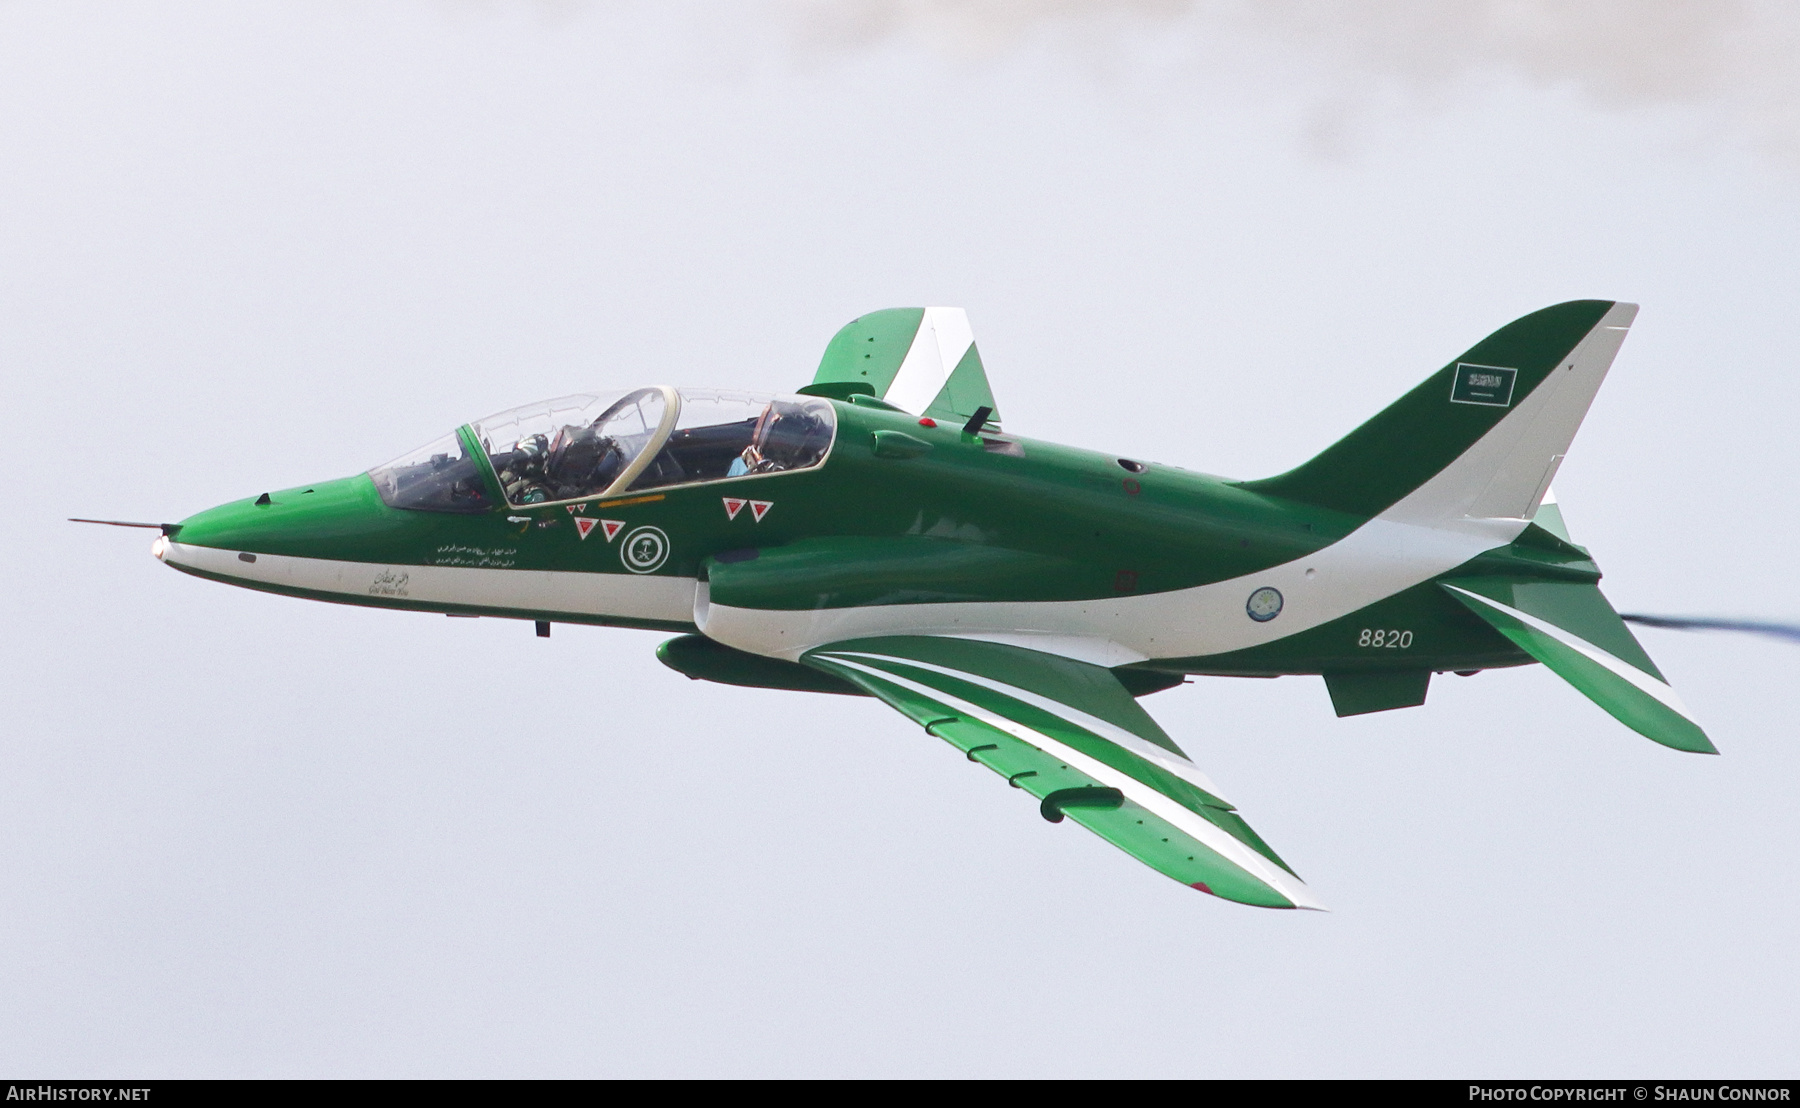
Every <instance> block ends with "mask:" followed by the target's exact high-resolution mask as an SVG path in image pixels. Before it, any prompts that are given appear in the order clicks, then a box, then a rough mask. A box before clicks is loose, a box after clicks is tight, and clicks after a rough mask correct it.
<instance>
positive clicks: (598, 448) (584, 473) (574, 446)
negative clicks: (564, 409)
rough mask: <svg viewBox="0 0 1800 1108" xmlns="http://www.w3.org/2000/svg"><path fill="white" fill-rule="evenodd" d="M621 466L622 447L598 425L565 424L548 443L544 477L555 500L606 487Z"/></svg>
mask: <svg viewBox="0 0 1800 1108" xmlns="http://www.w3.org/2000/svg"><path fill="white" fill-rule="evenodd" d="M624 468H625V451H624V449H623V448H621V447H620V446H619V442H618V440H617V439H615V438H613V437H612V436H611V435H607V434H603V433H601V431H600V429H599V427H598V426H589V427H564V428H563V429H562V430H560V431H558V432H557V433H556V439H555V441H553V442H552V443H551V444H550V456H549V457H548V458H547V459H546V460H545V462H544V479H545V484H547V485H549V486H550V487H551V488H552V489H553V490H554V492H555V498H556V499H557V500H572V499H574V498H575V497H578V496H588V495H591V494H593V493H597V492H600V491H601V490H603V489H605V488H606V487H607V486H608V485H610V484H612V483H613V481H614V480H615V479H616V478H617V477H618V476H619V471H620V470H622V469H624Z"/></svg>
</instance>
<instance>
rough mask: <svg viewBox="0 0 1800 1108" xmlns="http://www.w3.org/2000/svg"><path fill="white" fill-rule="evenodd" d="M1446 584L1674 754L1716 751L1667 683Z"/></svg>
mask: <svg viewBox="0 0 1800 1108" xmlns="http://www.w3.org/2000/svg"><path fill="white" fill-rule="evenodd" d="M1442 585H1443V588H1444V589H1445V590H1447V591H1448V592H1449V593H1450V594H1451V595H1452V596H1455V597H1456V598H1457V599H1458V600H1461V601H1462V602H1463V604H1465V605H1466V606H1467V607H1468V608H1469V610H1470V611H1472V612H1474V613H1475V614H1476V615H1478V616H1480V617H1482V618H1483V619H1485V620H1487V621H1488V623H1490V624H1492V625H1493V627H1494V628H1495V630H1497V631H1499V632H1500V633H1501V634H1502V635H1505V636H1506V637H1507V638H1508V639H1511V640H1512V641H1513V643H1514V644H1516V645H1517V646H1518V647H1519V649H1521V650H1523V651H1525V653H1527V654H1529V655H1531V656H1532V657H1533V658H1536V659H1537V660H1538V661H1540V662H1542V663H1544V665H1546V666H1548V667H1549V668H1550V669H1551V670H1552V671H1554V672H1555V673H1556V675H1557V676H1559V677H1561V678H1562V679H1563V680H1565V681H1567V682H1568V683H1569V684H1571V685H1573V686H1575V688H1576V689H1578V690H1579V691H1580V692H1581V693H1582V694H1583V695H1585V696H1586V697H1587V698H1588V699H1590V700H1592V701H1593V702H1594V703H1596V704H1598V705H1600V707H1602V708H1604V709H1606V711H1607V712H1608V713H1610V714H1611V715H1612V716H1613V718H1615V719H1617V720H1618V721H1619V722H1620V723H1623V724H1624V725H1625V726H1627V727H1629V728H1631V729H1632V730H1633V731H1636V732H1637V733H1638V734H1640V735H1643V736H1644V737H1645V738H1647V739H1650V740H1651V741H1653V742H1658V743H1661V744H1663V745H1664V746H1668V747H1673V748H1674V749H1676V750H1686V751H1690V752H1693V753H1696V754H1717V753H1718V749H1717V748H1716V747H1714V746H1713V744H1712V741H1711V740H1710V739H1708V738H1707V737H1706V733H1705V732H1704V731H1702V730H1701V729H1700V726H1699V725H1698V724H1697V723H1695V722H1694V719H1693V715H1692V713H1691V712H1689V710H1688V707H1687V705H1686V704H1683V703H1682V702H1681V698H1680V697H1679V696H1677V695H1676V694H1675V690H1674V689H1672V688H1670V687H1669V686H1668V685H1667V684H1665V683H1664V682H1662V681H1659V680H1657V679H1656V678H1655V677H1652V676H1651V675H1650V674H1648V673H1645V672H1644V671H1643V670H1641V669H1639V668H1637V667H1636V666H1634V665H1632V664H1631V663H1629V662H1626V661H1624V660H1623V659H1621V658H1618V657H1616V656H1614V655H1613V654H1610V653H1608V652H1607V651H1605V650H1602V649H1601V648H1599V647H1597V646H1595V645H1594V644H1593V643H1590V642H1588V641H1587V640H1586V639H1583V638H1581V637H1580V636H1579V635H1576V634H1575V633H1573V632H1571V631H1568V630H1565V629H1563V628H1561V627H1558V626H1556V625H1555V624H1553V623H1551V622H1549V621H1548V620H1544V619H1540V618H1538V617H1537V616H1534V615H1531V614H1530V613H1527V612H1522V611H1520V610H1519V609H1517V608H1514V607H1511V606H1510V605H1506V604H1502V603H1500V602H1499V601H1497V600H1494V599H1492V598H1490V597H1486V596H1482V595H1481V594H1480V593H1477V592H1471V591H1470V590H1468V589H1465V588H1461V587H1459V586H1457V585H1453V584H1450V583H1449V582H1443V583H1442Z"/></svg>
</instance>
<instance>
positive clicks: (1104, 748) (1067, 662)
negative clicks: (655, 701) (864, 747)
mask: <svg viewBox="0 0 1800 1108" xmlns="http://www.w3.org/2000/svg"><path fill="white" fill-rule="evenodd" d="M801 661H802V662H804V663H805V664H806V665H809V666H812V667H814V668H816V669H819V670H822V671H823V672H825V673H830V674H832V675H834V676H837V677H841V678H843V679H844V680H846V681H849V682H851V683H853V684H855V685H858V686H860V687H861V688H863V689H865V690H867V691H868V692H870V693H872V694H874V695H875V696H878V697H880V698H881V699H882V700H884V701H886V702H887V703H888V705H889V706H891V707H893V708H895V709H897V710H899V711H900V712H901V713H903V714H905V715H907V716H909V717H910V718H912V719H913V720H914V721H915V722H917V723H919V724H920V725H921V726H923V727H924V728H925V730H926V731H928V732H930V733H931V734H933V735H936V736H937V737H938V738H940V739H943V740H945V741H946V742H949V743H950V744H951V745H952V746H955V747H956V748H957V749H959V750H961V751H962V752H963V753H964V754H965V755H966V756H967V757H968V759H969V761H971V762H977V763H980V764H982V765H985V766H987V767H988V768H989V769H991V770H993V771H994V772H995V773H998V774H1000V775H1001V776H1003V777H1005V778H1006V780H1007V782H1008V783H1009V784H1011V785H1012V786H1013V787H1015V788H1018V789H1021V790H1023V791H1024V792H1026V793H1028V794H1029V795H1031V796H1033V797H1035V798H1036V799H1037V800H1038V801H1039V805H1038V810H1039V812H1040V814H1041V815H1042V816H1043V817H1044V818H1045V819H1047V820H1050V821H1051V822H1053V823H1060V822H1062V820H1063V819H1064V818H1067V819H1069V820H1072V821H1074V822H1075V823H1078V824H1080V825H1082V826H1083V827H1086V828H1087V829H1088V830H1090V831H1092V832H1094V833H1095V834H1096V835H1099V836H1100V837H1101V838H1103V839H1105V840H1106V841H1107V842H1110V843H1112V844H1113V845H1114V846H1116V847H1118V848H1119V849H1121V850H1123V851H1125V852H1126V853H1127V854H1130V855H1131V856H1132V857H1134V858H1137V859H1138V860H1139V861H1141V862H1144V863H1145V864H1147V865H1149V866H1150V867H1151V868H1153V869H1156V870H1158V871H1159V872H1161V873H1163V874H1166V875H1167V876H1169V877H1173V878H1174V879H1175V880H1177V881H1180V882H1181V883H1182V884H1184V885H1188V886H1191V887H1193V888H1196V889H1199V890H1201V891H1202V892H1207V893H1211V894H1212V895H1214V896H1217V897H1222V898H1224V899H1226V900H1235V901H1238V902H1239V903H1242V904H1253V905H1257V906H1260V907H1265V908H1319V907H1321V905H1320V904H1319V902H1318V900H1317V899H1316V898H1315V897H1314V896H1313V895H1312V892H1311V890H1309V889H1308V888H1307V887H1306V885H1305V884H1304V883H1302V882H1301V880H1300V879H1299V878H1298V877H1296V876H1295V875H1294V873H1293V871H1292V870H1290V869H1288V867H1287V864H1286V863H1284V862H1283V861H1282V860H1281V859H1280V858H1279V857H1278V856H1277V855H1276V854H1275V852H1274V851H1273V850H1271V849H1270V848H1269V845H1268V844H1267V843H1265V842H1263V841H1262V839H1261V838H1260V837H1259V836H1258V835H1257V834H1256V832H1255V831H1252V830H1251V829H1250V826H1249V825H1248V824H1246V823H1245V822H1244V821H1243V819H1242V818H1241V817H1240V816H1239V815H1238V814H1237V812H1236V810H1234V809H1233V807H1232V806H1231V804H1230V803H1229V802H1227V801H1226V800H1224V799H1223V798H1222V797H1220V795H1219V792H1218V789H1217V787H1216V786H1214V785H1213V783H1212V782H1211V781H1209V780H1208V779H1207V778H1206V776H1205V775H1204V774H1202V773H1201V772H1200V771H1199V769H1197V768H1196V767H1195V766H1194V764H1193V763H1192V762H1191V761H1189V760H1188V758H1187V755H1185V754H1183V753H1182V752H1181V749H1180V748H1179V747H1177V746H1176V745H1175V743H1174V741H1173V740H1172V739H1170V738H1169V736H1168V735H1167V734H1166V733H1164V731H1163V729H1162V728H1161V727H1159V726H1157V723H1156V721H1155V720H1153V719H1151V718H1150V716H1149V715H1148V714H1146V713H1145V712H1144V710H1143V708H1142V707H1140V706H1139V705H1138V703H1137V702H1136V701H1134V700H1133V699H1132V698H1131V694H1130V693H1128V692H1127V691H1126V690H1125V688H1124V686H1122V685H1121V684H1120V683H1119V680H1118V678H1117V677H1115V676H1114V675H1113V673H1112V671H1110V670H1108V669H1106V668H1104V667H1101V666H1096V665H1090V664H1088V663H1086V662H1078V661H1074V660H1073V659H1069V658H1063V657H1059V656H1057V655H1053V654H1045V653H1042V652H1040V651H1036V650H1027V649H1025V648H1023V647H1017V646H1009V645H1005V644H1001V643H990V642H978V641H975V640H971V639H958V638H936V637H930V636H889V637H883V638H869V639H855V640H851V641H848V642H841V643H832V644H830V645H828V646H822V647H819V648H818V649H816V650H812V651H809V652H808V653H807V654H805V655H804V656H803V657H802V658H801Z"/></svg>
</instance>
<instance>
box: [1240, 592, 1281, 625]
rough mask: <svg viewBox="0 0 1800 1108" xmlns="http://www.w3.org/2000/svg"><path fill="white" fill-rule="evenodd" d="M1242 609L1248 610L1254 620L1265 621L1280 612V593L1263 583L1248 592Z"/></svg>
mask: <svg viewBox="0 0 1800 1108" xmlns="http://www.w3.org/2000/svg"><path fill="white" fill-rule="evenodd" d="M1244 611H1246V612H1249V613H1250V618H1251V619H1253V620H1255V621H1256V622H1258V623H1267V622H1269V621H1270V620H1272V619H1274V618H1275V617H1276V616H1278V615H1280V614H1281V593H1279V592H1277V591H1276V590H1274V589H1271V588H1269V587H1268V586H1266V585H1265V586H1263V587H1262V588H1260V589H1257V590H1256V591H1255V592H1253V593H1251V594H1250V600H1249V602H1248V603H1246V604H1245V605H1244Z"/></svg>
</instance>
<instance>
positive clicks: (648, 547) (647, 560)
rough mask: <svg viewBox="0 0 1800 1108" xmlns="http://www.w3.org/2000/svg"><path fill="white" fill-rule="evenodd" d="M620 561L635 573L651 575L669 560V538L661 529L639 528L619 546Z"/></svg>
mask: <svg viewBox="0 0 1800 1108" xmlns="http://www.w3.org/2000/svg"><path fill="white" fill-rule="evenodd" d="M619 560H620V561H621V562H624V563H625V568H626V569H628V570H630V571H631V572H633V573H649V572H650V571H652V570H654V569H655V568H656V567H658V566H660V565H662V564H663V563H664V562H666V561H668V560H669V536H667V535H665V534H663V533H662V529H661V528H657V527H639V528H637V529H636V530H634V531H632V532H631V533H630V534H628V535H626V536H625V541H624V542H622V543H620V544H619Z"/></svg>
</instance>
